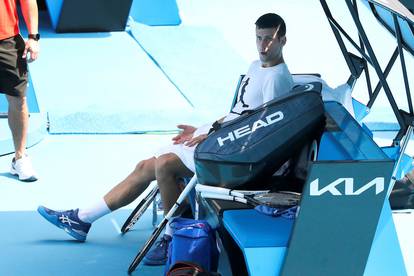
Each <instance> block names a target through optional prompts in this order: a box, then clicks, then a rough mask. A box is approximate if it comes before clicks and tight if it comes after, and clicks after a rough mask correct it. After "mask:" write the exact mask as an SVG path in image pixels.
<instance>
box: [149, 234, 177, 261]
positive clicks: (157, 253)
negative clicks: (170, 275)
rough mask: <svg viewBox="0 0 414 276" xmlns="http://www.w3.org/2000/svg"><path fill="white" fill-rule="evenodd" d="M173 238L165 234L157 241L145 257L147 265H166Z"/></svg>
mask: <svg viewBox="0 0 414 276" xmlns="http://www.w3.org/2000/svg"><path fill="white" fill-rule="evenodd" d="M171 240H172V238H171V236H169V235H164V236H163V237H162V238H161V240H159V241H158V242H157V243H155V245H154V248H152V249H151V251H150V252H148V253H147V255H146V256H145V257H144V259H143V263H144V264H145V265H154V266H155V265H165V263H166V262H167V259H168V246H169V245H170V242H171Z"/></svg>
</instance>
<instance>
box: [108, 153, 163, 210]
mask: <svg viewBox="0 0 414 276" xmlns="http://www.w3.org/2000/svg"><path fill="white" fill-rule="evenodd" d="M155 162H156V158H155V157H152V158H150V159H147V160H143V161H141V162H139V163H138V164H137V165H136V167H135V169H134V171H133V172H132V173H131V174H129V175H128V176H127V177H126V178H125V179H124V180H123V181H121V182H120V183H119V184H118V185H116V186H115V187H113V188H112V189H111V190H110V191H109V192H108V193H107V194H106V195H105V196H104V200H105V202H106V204H107V205H108V207H109V209H111V210H112V211H115V210H117V209H119V208H121V207H123V206H125V205H128V204H129V203H131V202H132V201H134V200H135V199H136V198H137V197H138V196H139V195H141V193H142V192H143V191H144V190H145V189H146V188H147V187H148V185H149V184H150V183H151V181H153V180H155Z"/></svg>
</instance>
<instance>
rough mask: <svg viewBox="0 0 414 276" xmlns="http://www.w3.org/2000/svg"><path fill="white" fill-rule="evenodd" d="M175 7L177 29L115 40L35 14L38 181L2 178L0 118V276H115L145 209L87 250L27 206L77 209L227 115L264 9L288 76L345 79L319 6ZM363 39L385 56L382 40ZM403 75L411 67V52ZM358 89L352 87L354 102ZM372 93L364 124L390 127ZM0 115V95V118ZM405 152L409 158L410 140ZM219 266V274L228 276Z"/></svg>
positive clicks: (123, 213)
mask: <svg viewBox="0 0 414 276" xmlns="http://www.w3.org/2000/svg"><path fill="white" fill-rule="evenodd" d="M134 2H138V1H137V0H135V1H134ZM337 2H338V3H337V4H335V5H334V7H335V8H336V9H337V10H338V11H341V10H343V9H344V6H343V5H344V4H343V3H339V2H340V1H337ZM177 6H178V9H179V14H180V17H181V25H179V26H157V27H150V26H147V25H144V24H142V23H138V22H136V21H135V20H134V19H133V18H132V17H131V18H130V21H129V23H128V26H127V28H126V30H125V31H123V32H102V33H69V34H57V33H55V32H54V31H53V29H52V26H51V23H50V19H49V16H48V14H47V12H46V11H43V12H41V13H40V18H41V22H40V27H41V28H40V29H41V30H40V33H41V34H42V39H41V47H42V48H41V55H40V57H39V60H38V61H36V62H34V63H32V64H30V74H31V79H32V82H31V88H33V90H29V94H28V97H29V103H30V104H31V106H30V111H31V122H30V130H29V141H28V145H29V146H30V148H29V149H28V154H29V155H30V157H31V158H32V161H33V163H34V167H35V169H36V171H37V172H38V174H39V180H38V181H37V182H33V183H24V182H19V181H18V180H17V179H16V178H15V177H13V176H11V175H10V174H9V173H8V170H9V166H10V161H11V159H12V155H11V154H9V153H10V152H11V151H12V140H11V135H10V132H9V130H8V126H7V119H5V118H0V146H1V148H0V221H1V224H0V275H19V276H20V275H111V276H112V275H126V274H127V269H128V266H129V264H130V262H131V261H132V259H133V258H134V257H135V255H136V254H137V252H138V250H139V249H140V248H141V246H142V245H143V244H144V242H145V241H146V240H147V238H148V237H149V236H150V234H151V232H152V230H153V227H152V224H151V211H150V210H149V211H148V212H147V213H146V214H145V215H144V217H143V218H142V219H141V220H140V221H139V222H138V223H137V224H136V226H135V228H134V230H133V231H131V232H129V233H128V234H126V235H124V236H122V235H121V234H120V226H121V225H122V223H123V222H124V220H125V219H126V217H127V216H128V215H129V213H130V212H131V209H132V208H134V207H135V206H136V204H137V203H136V202H134V203H132V204H130V205H129V206H126V207H125V208H123V209H121V210H119V211H117V212H114V213H113V214H110V215H108V216H106V217H104V218H102V219H100V220H98V221H97V222H96V223H95V224H94V225H93V228H92V229H91V231H90V235H89V236H88V239H87V242H85V243H79V242H76V241H74V240H73V239H71V238H70V237H69V236H68V235H67V234H66V233H64V232H63V231H62V230H60V229H57V228H56V227H54V226H52V225H51V224H50V223H48V222H46V221H45V220H44V219H43V218H42V217H41V216H40V215H39V214H38V213H37V212H36V209H37V207H38V205H45V206H47V207H50V208H52V209H62V210H63V209H70V208H78V207H87V206H89V205H90V204H92V203H94V202H96V201H97V200H99V199H100V198H102V197H103V195H105V193H107V192H108V191H109V190H110V189H111V188H112V187H113V186H114V185H115V184H117V183H119V181H121V180H122V179H123V178H124V177H126V176H127V175H128V173H130V172H131V171H132V170H133V168H134V166H135V165H136V164H137V162H138V161H139V160H142V159H145V158H149V157H151V156H152V155H153V153H154V152H156V151H157V149H158V148H160V147H161V146H163V145H166V144H169V143H170V140H171V138H172V137H173V136H174V133H176V131H177V128H176V125H177V124H179V123H186V124H193V125H196V126H197V125H201V124H203V123H207V122H213V121H214V120H216V119H218V118H220V117H222V116H223V115H225V114H227V112H228V110H229V108H230V103H231V100H232V98H233V95H234V91H235V88H236V83H237V80H238V78H239V75H240V74H244V73H245V72H246V71H247V69H248V65H249V64H250V61H252V60H254V59H257V54H256V46H255V35H254V22H255V20H256V19H257V18H258V17H259V16H260V15H262V14H264V13H267V12H276V13H278V14H280V15H281V16H282V17H283V18H284V19H285V21H286V24H287V37H288V42H287V45H286V47H285V49H284V58H285V61H286V63H287V64H288V66H289V69H290V71H291V72H292V73H320V74H321V75H322V77H323V78H324V79H325V80H326V81H327V82H328V84H329V85H330V86H332V87H336V86H339V85H341V84H343V83H344V82H345V81H346V80H347V78H348V76H349V72H348V69H347V66H346V64H345V61H344V60H343V58H342V55H341V53H340V50H339V47H338V46H337V43H336V41H335V39H334V37H333V34H332V31H331V29H330V27H329V25H328V22H327V20H326V18H325V16H324V14H323V11H322V8H321V6H320V3H319V1H316V0H312V1H310V0H291V1H280V0H279V1H275V0H257V1H249V0H237V1H235V0H231V1H221V0H210V1H203V0H197V1H195V0H193V1H185V0H179V1H177ZM340 14H341V15H342V16H343V17H344V18H343V19H344V20H345V22H350V19H349V18H347V15H346V14H345V13H341V12H340ZM361 16H363V15H361ZM368 26H370V27H369V28H370V29H371V28H372V30H376V29H375V28H376V27H375V24H372V26H371V25H368ZM381 31H382V29H381V28H379V31H378V33H381ZM23 32H25V30H24V28H23ZM350 32H351V34H353V35H354V33H352V31H350ZM373 39H374V41H375V43H373V44H375V45H382V46H383V49H382V48H380V49H379V51H380V53H382V54H383V55H384V60H387V58H388V59H389V55H390V54H391V53H392V51H393V49H392V48H391V49H389V48H390V47H389V45H392V44H391V42H392V41H391V40H392V38H391V37H389V36H388V35H387V34H384V35H383V36H381V35H378V37H375V38H373ZM378 41H381V43H378ZM407 67H409V72H412V71H414V70H413V68H414V61H413V58H412V57H411V56H410V57H409V58H407ZM398 73H399V72H391V75H390V79H391V80H392V81H391V82H390V84H391V85H395V90H397V91H401V97H404V96H405V92H404V90H403V89H402V88H401V86H399V85H400V83H401V81H400V80H399V79H398V78H399V75H398ZM394 80H395V81H394ZM410 81H411V82H412V78H411V79H410ZM411 87H414V83H412V84H411ZM362 90H363V88H362V87H359V86H357V87H356V88H355V90H354V94H355V95H354V96H355V98H357V99H360V100H361V101H363V100H364V97H365V96H364V95H365V91H362ZM30 93H32V94H30ZM381 97H383V96H380V99H379V101H378V104H377V105H378V106H377V107H379V108H378V109H377V111H375V113H374V112H373V113H372V114H370V115H369V116H368V118H367V119H368V121H369V122H372V123H377V124H379V123H381V122H387V123H391V124H393V123H395V118H392V116H389V115H388V114H389V112H390V109H389V108H388V107H386V106H385V98H384V99H382V100H381ZM396 98H397V97H396ZM30 99H31V100H30ZM382 105H384V106H382ZM6 110H7V104H6V101H5V99H4V98H2V99H0V113H4V112H6ZM378 110H379V111H378ZM375 138H376V141H377V142H378V144H380V145H387V144H389V143H390V142H391V141H390V138H389V136H388V133H378V134H377V135H376V137H375ZM408 152H409V153H410V154H411V155H413V154H414V147H413V145H412V141H411V142H410V143H409V146H408ZM394 222H395V224H396V228H397V232H398V238H399V242H400V246H401V249H402V252H403V256H404V261H405V265H406V269H407V272H408V274H409V275H414V250H412V249H413V248H414V235H413V233H414V214H412V213H399V214H394ZM221 261H222V263H221V264H220V267H221V269H220V272H221V273H222V275H225V276H226V275H230V273H229V269H228V267H226V260H225V259H224V258H222V259H221ZM134 275H163V267H147V266H143V265H140V266H139V267H138V269H137V270H136V272H135V273H134Z"/></svg>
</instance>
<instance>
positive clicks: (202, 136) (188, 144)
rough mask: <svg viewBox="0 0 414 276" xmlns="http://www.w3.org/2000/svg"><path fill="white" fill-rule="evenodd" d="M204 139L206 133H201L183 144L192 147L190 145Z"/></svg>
mask: <svg viewBox="0 0 414 276" xmlns="http://www.w3.org/2000/svg"><path fill="white" fill-rule="evenodd" d="M206 139H207V134H201V135H199V136H197V137H194V138H193V139H191V140H190V141H188V142H185V143H184V145H185V146H187V147H192V146H195V145H197V144H200V143H201V142H203V141H204V140H206Z"/></svg>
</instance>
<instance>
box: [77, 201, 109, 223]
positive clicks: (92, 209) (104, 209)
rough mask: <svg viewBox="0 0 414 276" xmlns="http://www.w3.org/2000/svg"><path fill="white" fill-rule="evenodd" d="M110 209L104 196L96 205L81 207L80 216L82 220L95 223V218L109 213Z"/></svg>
mask: <svg viewBox="0 0 414 276" xmlns="http://www.w3.org/2000/svg"><path fill="white" fill-rule="evenodd" d="M110 212H111V209H109V207H108V205H107V204H106V202H105V200H104V199H103V198H102V199H101V200H100V201H98V202H97V203H96V204H95V205H92V206H89V208H82V209H79V213H78V217H79V219H80V220H81V221H84V222H89V223H93V222H94V221H95V220H97V219H99V218H101V217H103V216H105V215H107V214H109V213H110Z"/></svg>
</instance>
